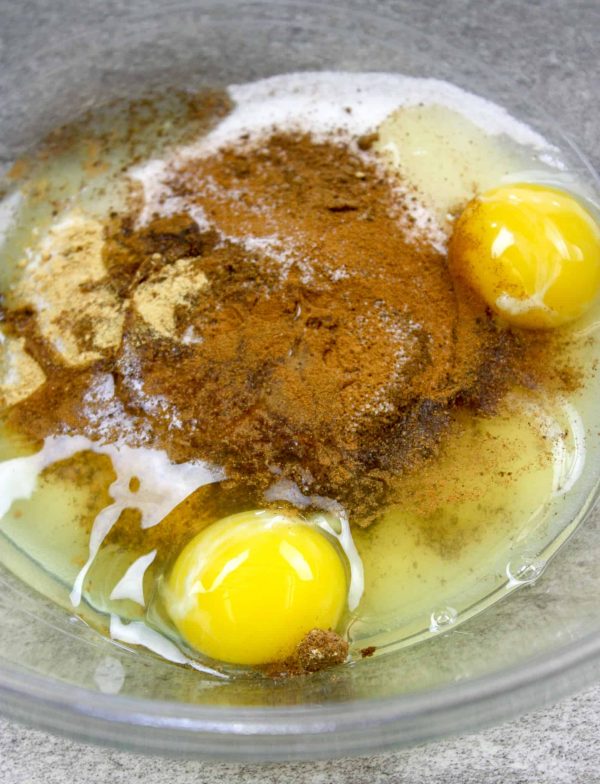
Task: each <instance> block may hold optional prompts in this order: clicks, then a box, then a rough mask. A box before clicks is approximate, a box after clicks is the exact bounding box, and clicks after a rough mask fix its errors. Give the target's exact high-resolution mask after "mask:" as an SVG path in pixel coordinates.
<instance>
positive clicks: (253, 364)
mask: <svg viewBox="0 0 600 784" xmlns="http://www.w3.org/2000/svg"><path fill="white" fill-rule="evenodd" d="M367 149H368V145H367V144H366V143H365V142H364V141H361V140H359V142H358V144H357V146H356V148H355V149H352V147H351V146H350V145H348V144H347V143H341V142H338V141H336V140H335V139H334V140H328V141H323V140H316V139H314V138H312V137H311V136H309V135H303V134H281V133H277V132H274V133H273V134H272V135H271V136H270V137H269V138H267V139H264V140H260V141H259V142H256V141H250V140H247V139H241V140H240V142H239V144H238V145H234V146H231V147H229V148H226V149H224V150H221V151H219V152H217V153H214V154H212V155H207V156H203V157H191V158H189V157H188V158H186V159H185V160H183V161H179V162H177V163H176V164H174V165H173V166H172V168H171V170H170V173H169V177H168V193H169V194H170V195H171V197H173V198H174V199H176V200H177V202H176V203H177V204H178V206H179V211H178V212H177V213H176V214H173V215H170V216H167V217H159V216H155V217H154V218H153V219H152V220H151V221H150V222H149V223H148V224H147V225H142V226H140V225H139V216H138V215H137V214H136V213H135V212H134V213H132V214H129V215H113V216H112V217H111V220H110V222H109V224H108V225H107V226H106V228H105V240H104V246H103V250H102V259H103V264H104V267H105V269H106V275H105V276H104V277H103V278H102V279H101V280H98V279H97V277H98V276H97V275H96V279H95V280H93V281H90V282H89V284H88V285H87V286H86V285H82V286H81V288H80V290H81V298H82V302H84V300H85V301H86V302H87V301H90V298H91V301H92V302H93V300H94V295H96V296H97V297H98V298H99V299H101V300H102V301H104V300H106V299H107V297H108V298H109V299H110V301H111V302H117V303H118V321H119V325H120V326H119V329H120V333H119V336H118V340H116V339H115V338H114V330H113V332H112V333H111V335H112V342H111V343H110V344H106V345H99V344H98V341H96V342H95V343H94V352H96V353H97V355H98V356H97V357H96V356H95V355H94V356H92V357H91V359H90V358H89V355H90V351H89V349H90V345H91V343H90V340H91V338H90V334H91V330H93V329H95V328H97V323H96V324H94V323H91V321H90V318H89V316H86V313H85V309H83V310H82V312H81V313H80V314H79V315H77V316H74V317H73V323H70V325H69V326H70V328H71V329H72V330H73V334H74V335H75V339H76V340H77V341H79V343H78V345H79V347H80V349H79V350H80V351H81V353H82V355H83V354H84V352H86V351H87V355H86V356H87V357H88V359H87V360H86V361H85V362H83V363H81V364H80V365H77V363H76V362H73V361H71V362H70V363H66V362H64V361H62V360H61V357H60V356H57V354H56V350H55V349H53V348H52V347H50V346H49V345H48V341H47V339H46V338H45V337H44V335H43V334H41V333H40V328H39V316H38V314H37V313H36V311H35V309H33V308H32V307H31V306H30V305H29V304H28V303H23V302H21V303H14V304H13V306H12V307H9V308H7V310H6V313H5V318H6V320H7V324H8V326H9V329H12V330H13V332H14V333H15V334H16V335H18V336H22V337H24V338H25V340H26V345H27V347H28V350H29V351H30V353H31V355H32V356H33V357H34V358H35V359H36V360H37V362H38V363H39V365H40V367H41V369H42V370H43V372H44V373H45V375H46V382H45V384H43V385H42V386H41V387H40V388H39V389H38V390H37V391H36V392H34V393H33V394H32V395H31V396H30V397H29V398H28V399H27V400H25V401H22V402H20V403H19V404H18V405H16V406H14V407H13V409H12V410H11V412H10V421H11V423H12V424H13V425H14V426H15V427H17V428H18V429H19V430H22V431H25V432H26V433H28V434H30V435H31V436H32V437H35V438H43V437H44V436H46V435H48V434H49V433H51V432H83V433H86V434H88V435H90V436H92V437H99V432H100V431H99V430H98V425H97V419H98V413H97V409H96V414H95V416H96V419H95V420H94V419H93V417H91V415H90V405H89V398H90V389H92V390H93V389H95V386H94V385H96V386H97V385H98V384H99V383H100V381H102V383H105V384H106V379H108V380H109V381H110V384H109V386H110V389H111V390H112V391H111V395H113V397H112V398H111V399H110V400H107V401H106V406H112V407H113V409H114V408H115V406H116V405H117V403H118V406H120V408H119V409H118V410H119V411H123V412H124V413H125V414H126V416H127V427H126V428H125V425H124V423H123V421H122V419H119V417H118V416H116V415H115V416H113V417H112V418H111V417H108V416H107V417H105V418H104V420H103V422H102V427H103V430H102V433H101V435H102V437H103V438H108V439H117V438H120V437H123V436H125V437H126V438H127V439H129V440H130V441H132V442H134V443H135V442H143V443H149V444H151V445H153V446H156V447H159V448H165V449H167V450H168V452H169V454H170V455H171V456H172V458H173V459H174V460H177V461H182V460H188V459H193V458H201V459H204V460H209V461H211V462H214V463H218V464H220V465H222V466H224V467H225V468H226V470H227V473H228V476H229V477H230V479H231V481H232V482H233V483H234V484H235V482H236V481H237V482H238V483H240V486H242V485H243V486H244V487H250V488H252V489H251V491H249V492H250V495H252V496H253V497H260V492H261V491H262V490H264V489H266V488H267V487H268V486H269V484H271V483H272V482H273V481H275V480H276V479H277V478H280V477H285V478H289V479H292V480H294V481H295V482H296V483H297V484H298V485H299V486H300V487H301V489H303V490H304V491H305V492H307V493H310V494H313V495H314V494H317V495H324V496H330V497H333V498H335V499H336V500H338V501H340V502H341V503H342V504H344V505H345V506H346V507H347V509H348V512H349V513H350V515H351V519H352V520H354V521H355V522H358V523H363V524H366V523H368V522H370V521H372V520H373V519H374V518H375V517H376V515H377V512H378V510H379V509H380V508H381V505H382V504H383V503H384V502H385V501H386V500H389V497H390V493H392V494H393V486H394V479H395V478H396V477H398V476H399V475H402V474H403V473H406V472H409V471H411V470H414V469H415V467H417V466H418V465H419V464H421V463H422V462H423V461H424V460H428V459H429V458H430V457H431V456H432V455H434V454H435V453H436V450H437V448H438V445H439V443H440V439H441V437H442V435H443V433H444V432H445V429H446V427H447V424H448V421H449V418H450V415H451V412H452V410H453V409H454V408H456V407H457V406H461V407H469V408H471V409H473V410H479V411H481V410H483V411H490V410H493V408H494V405H495V404H496V402H497V400H498V399H499V397H500V396H501V395H502V393H503V391H504V390H505V388H506V387H507V385H508V384H509V383H514V382H515V380H517V381H519V380H520V381H521V383H527V384H535V383H536V376H535V370H534V369H533V368H531V367H527V352H528V345H529V343H528V340H527V338H526V337H524V336H523V335H522V334H520V333H518V332H515V331H510V330H508V329H506V328H504V327H503V326H502V325H500V324H498V323H497V322H496V321H495V320H494V319H493V318H492V317H491V315H490V314H489V313H488V312H487V311H486V309H485V306H484V305H483V303H482V302H481V301H480V300H479V299H478V298H477V297H476V296H475V295H474V294H473V293H472V292H471V291H470V290H468V289H467V288H466V287H465V286H464V285H463V284H461V283H460V282H459V281H457V280H455V279H454V278H453V277H452V276H451V274H450V273H449V271H448V268H447V265H446V259H445V256H444V255H443V254H441V253H440V252H438V251H436V250H435V249H434V248H433V247H432V246H431V245H430V244H429V242H428V241H427V239H426V238H423V237H422V236H419V235H418V234H417V233H416V232H415V229H414V227H413V226H412V222H411V214H412V213H411V209H410V207H411V205H410V202H409V199H410V198H411V197H410V196H406V195H405V194H403V192H402V191H401V190H400V189H399V188H398V187H397V184H394V183H393V182H390V179H389V178H388V177H385V176H383V175H382V173H381V171H380V169H379V168H378V167H377V165H376V164H375V163H374V162H373V161H372V160H371V159H369V157H368V154H367V153H366V152H365V150H367ZM182 204H183V205H186V210H183V209H182V208H181V205H182ZM192 214H193V215H194V218H192V217H191V216H192ZM199 216H200V218H199ZM199 224H200V225H199ZM204 224H206V226H209V227H208V228H207V227H206V226H205V225H204ZM539 340H540V338H539V337H536V338H535V341H537V342H538V343H539ZM544 340H545V338H544ZM535 341H534V340H533V339H532V341H531V342H535ZM92 342H93V341H92ZM115 401H117V403H116V402H115ZM101 402H102V401H101ZM113 409H111V410H113ZM136 440H137V441H136Z"/></svg>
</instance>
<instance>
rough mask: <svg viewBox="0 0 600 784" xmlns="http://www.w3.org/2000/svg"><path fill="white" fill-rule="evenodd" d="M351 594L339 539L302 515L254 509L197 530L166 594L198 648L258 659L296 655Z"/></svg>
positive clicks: (333, 623) (223, 657)
mask: <svg viewBox="0 0 600 784" xmlns="http://www.w3.org/2000/svg"><path fill="white" fill-rule="evenodd" d="M347 594H348V578H347V570H346V566H345V563H344V561H343V558H342V555H341V554H340V553H339V552H338V549H337V547H336V545H335V543H334V541H331V539H330V538H329V537H328V536H327V535H326V534H325V533H323V532H322V531H321V530H320V529H319V528H318V527H316V526H312V525H311V524H310V523H308V522H307V521H305V520H303V519H302V518H300V517H294V516H291V515H287V514H285V515H284V514H280V513H277V512H271V511H267V510H255V511H250V512H242V513H239V514H235V515H231V516H230V517H226V518H224V519H222V520H220V521H218V522H216V523H214V524H213V525H211V526H209V527H208V528H205V529H204V530H203V531H202V532H201V533H199V534H198V535H197V536H195V537H194V538H193V539H192V540H191V541H190V542H189V543H188V544H187V545H186V546H185V547H184V548H183V550H182V551H181V553H180V554H179V556H178V557H177V559H176V561H175V563H174V565H173V567H172V569H171V571H170V573H169V575H168V577H167V580H166V585H165V590H164V600H165V606H166V608H167V611H168V613H169V615H170V616H171V619H172V620H173V622H174V624H175V626H176V627H177V629H178V631H179V632H180V634H181V635H182V637H183V638H184V639H185V640H186V641H187V642H188V643H189V645H191V646H192V647H193V648H195V649H196V650H197V651H199V652H201V653H203V654H204V655H206V656H209V657H211V658H213V659H218V660H220V661H223V662H229V663H233V664H242V665H256V664H265V663H268V662H274V661H280V660H282V659H285V658H286V657H288V656H290V655H291V654H292V653H293V652H294V649H295V647H296V646H297V645H298V643H299V642H300V641H301V640H302V638H303V637H304V636H305V635H306V634H307V633H308V632H309V631H310V630H311V629H314V628H320V629H330V628H331V629H335V628H336V627H337V626H338V624H339V622H340V618H341V615H342V612H343V610H344V607H345V606H346V600H347Z"/></svg>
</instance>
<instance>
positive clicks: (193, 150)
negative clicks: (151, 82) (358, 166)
mask: <svg viewBox="0 0 600 784" xmlns="http://www.w3.org/2000/svg"><path fill="white" fill-rule="evenodd" d="M228 92H229V94H230V96H231V98H232V99H233V101H234V102H235V104H236V106H235V108H234V110H233V111H232V112H231V113H230V114H229V115H227V117H225V119H224V120H223V121H222V122H221V123H219V125H217V127H216V128H215V129H214V130H213V131H212V132H211V133H209V134H208V135H207V136H206V137H204V138H203V139H201V140H200V141H199V142H197V143H196V144H194V145H191V146H190V147H188V148H187V149H186V150H185V151H184V154H191V155H196V154H198V153H199V152H200V153H202V152H205V151H211V150H212V151H214V150H215V149H216V148H218V147H221V146H223V145H225V144H231V143H232V142H237V143H239V138H240V135H241V134H243V133H249V134H251V135H252V136H258V135H261V134H264V133H269V132H270V131H271V130H272V129H273V127H275V126H276V127H277V129H278V130H280V131H307V132H311V133H313V134H315V135H329V134H331V133H334V132H336V131H340V130H341V131H344V132H345V133H347V134H348V135H352V136H360V135H362V134H365V133H369V132H371V131H374V130H375V129H376V127H377V126H378V125H379V123H381V122H382V121H383V120H384V119H385V118H386V117H387V116H388V115H389V114H390V113H391V112H393V111H394V110H395V109H398V108H400V107H402V106H415V105H417V104H421V103H422V104H426V105H429V104H438V105H440V106H445V107H446V108H448V109H453V110H454V111H457V112H459V113H460V114H462V115H464V116H465V117H466V118H467V119H469V120H471V122H473V123H474V124H475V125H477V126H478V127H479V128H481V129H482V130H483V131H485V132H486V133H488V134H490V135H493V136H495V135H498V134H506V135H507V136H509V137H510V138H511V139H513V140H514V141H515V142H517V143H518V144H524V145H529V146H531V147H534V148H536V149H538V150H546V151H549V150H551V149H553V148H552V147H551V145H549V144H548V142H547V141H546V140H545V139H544V138H543V137H542V136H540V135H539V134H538V133H536V132H535V131H533V130H532V129H531V128H529V127H528V126H527V125H525V124H524V123H522V122H519V121H518V120H516V119H515V118H514V117H511V116H510V115H509V114H508V112H507V111H506V110H505V109H503V108H502V107H501V106H498V105H497V104H494V103H492V102H491V101H488V100H486V99H484V98H480V97H479V96H477V95H473V94H472V93H468V92H466V91H464V90H461V89H460V88H459V87H456V86H454V85H452V84H449V83H447V82H442V81H439V80H437V79H419V78H414V77H409V76H402V75H400V74H386V73H336V72H328V71H320V72H306V73H293V74H282V75H279V76H272V77H270V78H269V79H262V80H260V81H257V82H250V83H248V84H236V85H232V86H230V87H229V90H228Z"/></svg>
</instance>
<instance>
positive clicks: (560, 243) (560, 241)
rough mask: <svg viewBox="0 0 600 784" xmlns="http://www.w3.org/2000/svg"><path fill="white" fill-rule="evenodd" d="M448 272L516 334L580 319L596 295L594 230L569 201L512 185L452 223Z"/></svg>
mask: <svg viewBox="0 0 600 784" xmlns="http://www.w3.org/2000/svg"><path fill="white" fill-rule="evenodd" d="M449 259H450V265H451V268H452V269H453V270H454V271H455V272H456V273H457V274H459V275H460V276H462V277H463V278H464V279H465V280H466V281H467V282H468V283H469V284H470V285H471V286H472V287H473V288H474V289H475V290H476V291H477V292H478V293H479V294H480V295H481V296H482V297H483V299H484V300H485V302H486V303H487V304H488V305H489V306H490V308H492V310H494V311H495V312H496V313H497V314H499V315H500V316H502V317H503V318H505V319H506V320H507V321H508V322H509V323H511V324H515V325H517V326H520V327H530V328H546V327H556V326H560V325H561V324H565V323H567V322H569V321H573V320H574V319H577V318H579V316H581V315H582V314H583V313H584V312H585V311H586V310H587V308H588V307H589V306H590V305H591V304H592V302H593V300H594V299H595V297H596V295H597V293H598V290H599V288H600V228H599V226H598V223H597V222H596V221H595V220H594V217H593V216H592V214H591V213H590V212H589V211H588V210H587V209H586V208H585V207H584V206H583V205H582V204H581V203H580V202H579V201H578V200H577V199H576V198H575V197H573V196H571V195H569V194H568V193H566V192H565V191H561V190H558V189H556V188H552V187H547V186H545V185H544V186H542V185H534V184H517V185H504V186H501V187H499V188H495V189H493V190H490V191H487V192H486V193H484V194H483V195H482V196H481V197H479V198H476V199H474V200H473V201H471V202H470V203H469V204H468V205H467V207H466V208H465V210H464V211H463V213H462V214H461V215H460V217H459V218H458V221H457V222H456V225H455V227H454V232H453V235H452V239H451V242H450V248H449Z"/></svg>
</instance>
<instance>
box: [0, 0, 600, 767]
mask: <svg viewBox="0 0 600 784" xmlns="http://www.w3.org/2000/svg"><path fill="white" fill-rule="evenodd" d="M234 8H235V9H236V10H237V11H247V10H251V9H252V10H256V9H257V8H261V9H262V11H263V12H266V13H268V15H269V16H270V18H272V19H273V20H274V21H287V20H289V15H290V13H291V12H293V11H294V10H298V11H302V12H304V13H306V12H307V11H312V12H313V13H315V15H316V16H315V21H316V19H317V18H318V13H319V10H320V9H322V4H321V3H320V2H319V0H306V1H305V2H302V3H301V2H298V0H278V2H277V3H273V2H268V1H266V0H241V2H238V0H208V2H206V3H203V4H202V5H198V4H197V3H193V2H189V1H188V2H180V1H179V0H175V2H169V1H168V0H167V2H166V3H164V4H162V6H161V9H160V10H159V11H156V10H153V11H152V12H151V13H148V14H144V18H145V19H147V18H150V17H162V16H165V15H169V14H173V13H175V12H178V11H179V12H192V13H196V14H198V15H207V16H209V15H214V16H217V15H218V16H227V14H228V13H231V10H232V9H234ZM228 9H229V10H228ZM327 11H328V12H335V13H340V14H347V13H351V15H352V16H353V17H357V18H363V19H364V20H365V21H372V13H371V14H370V13H367V12H361V11H360V10H358V9H348V8H346V7H344V6H343V5H342V4H340V3H339V2H334V3H328V4H327ZM127 13H128V12H125V13H124V16H125V18H127ZM385 20H387V21H388V22H389V23H390V24H398V23H400V22H402V23H403V24H406V23H405V21H404V20H403V18H402V12H399V13H392V12H390V11H388V10H386V11H384V12H382V13H381V12H378V21H385ZM417 35H418V36H419V37H422V36H423V35H425V34H424V33H423V31H421V30H418V31H417ZM85 39H86V35H82V36H81V37H80V40H81V41H82V42H85ZM59 44H60V41H54V42H53V43H52V44H50V45H49V46H48V50H49V51H50V50H53V49H54V48H55V47H56V46H58V45H59ZM536 110H541V114H543V115H546V116H547V115H548V113H547V112H546V111H545V110H544V109H543V108H541V107H539V106H538V105H537V104H536ZM558 135H560V136H561V137H562V140H563V141H564V143H565V145H566V146H567V147H568V148H570V150H571V151H572V152H573V153H574V154H575V155H576V157H577V158H578V159H579V161H580V162H581V163H582V164H583V165H584V167H585V168H586V169H587V171H588V173H589V174H590V176H591V178H592V180H594V181H595V183H596V186H599V185H600V176H599V174H598V173H597V172H596V171H595V169H594V168H593V166H592V165H591V164H590V162H589V161H588V160H587V158H586V156H585V155H584V154H583V153H582V152H581V151H580V150H579V148H578V147H577V145H576V144H575V143H574V141H573V140H572V139H571V138H569V137H567V136H565V135H563V134H562V133H561V132H560V129H559V131H558ZM595 495H596V498H597V497H598V488H596V493H595ZM595 505H596V504H595V501H594V502H591V503H590V502H589V500H588V503H587V508H586V509H585V512H584V513H583V515H582V519H581V521H580V522H579V525H583V524H584V523H585V520H586V518H587V517H588V516H589V514H590V513H591V512H592V511H593V509H594V507H595ZM577 527H579V526H577ZM561 549H562V548H561ZM385 655H386V654H384V656H385ZM388 655H390V656H391V655H393V653H390V654H388ZM359 664H360V663H359ZM365 664H367V663H366V662H365ZM599 675H600V632H593V633H589V634H588V635H586V636H585V637H583V638H580V639H578V640H577V641H575V642H571V643H569V644H567V645H563V646H560V647H557V648H554V649H552V650H551V651H550V652H548V653H544V654H540V655H537V656H535V657H531V658H529V659H526V660H524V661H523V662H522V663H519V664H514V665H511V666H509V667H504V668H501V669H499V670H496V671H493V672H490V673H488V674H486V675H481V676H477V677H475V678H472V679H469V680H464V681H459V682H456V683H454V684H451V685H448V686H443V687H436V688H433V689H431V690H427V691H423V692H420V693H414V694H404V695H401V696H396V697H387V698H377V699H364V700H363V699H360V700H351V701H347V702H337V703H333V704H328V705H324V704H315V703H310V704H307V705H303V706H290V707H285V708H284V707H269V708H264V707H242V708H237V707H235V708H229V707H223V706H212V707H205V706H198V705H192V704H186V703H178V702H171V701H164V700H152V699H146V698H140V697H126V696H123V695H119V694H117V695H108V694H103V693H99V692H96V691H93V690H91V689H86V688H83V687H80V686H73V685H69V684H67V683H65V682H62V681H60V680H58V679H56V678H52V677H49V676H42V675H38V674H36V673H32V672H31V671H30V670H28V669H27V668H25V667H23V666H19V665H17V664H14V663H8V662H5V661H4V660H1V661H0V712H2V713H3V714H4V715H6V716H7V717H9V718H11V719H15V720H18V721H21V722H23V723H25V724H30V725H33V726H36V727H39V728H42V729H46V730H50V731H52V732H58V733H61V734H64V735H67V736H69V737H71V738H75V739H78V740H82V741H87V742H95V743H99V744H103V745H110V746H113V747H121V748H127V749H131V750H135V751H138V752H144V753H150V754H164V755H177V756H187V757H202V758H204V759H214V760H220V761H222V760H224V759H227V760H230V761H240V762H241V761H255V762H258V761H284V760H286V761H287V760H306V759H317V758H319V759H325V758H333V757H340V756H359V755H362V754H366V753H374V752H382V751H386V750H390V749H394V748H398V747H399V746H406V745H412V744H416V743H419V742H423V741H426V740H431V739H434V738H439V737H443V736H446V735H451V734H454V733H456V732H459V731H460V732H464V731H472V730H475V729H480V728H482V727H483V726H486V725H489V724H492V723H495V722H497V721H501V720H503V719H506V718H508V717H511V716H514V714H515V711H519V712H522V711H524V710H526V709H530V708H532V707H534V706H538V705H541V704H544V703H545V702H548V701H550V700H555V699H557V698H558V697H561V696H564V695H566V694H568V693H569V692H572V691H573V690H575V689H576V688H579V687H581V686H583V685H585V684H586V683H589V682H590V681H591V680H592V679H593V678H595V677H598V676H599ZM467 706H468V707H469V711H468V712H465V708H466V707H467ZM232 741H233V743H232Z"/></svg>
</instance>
